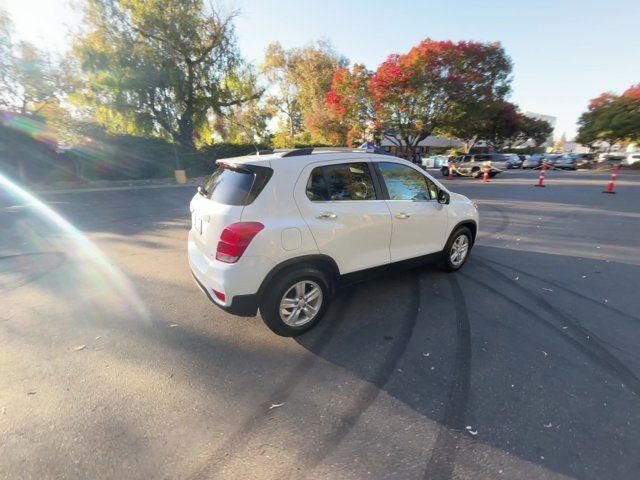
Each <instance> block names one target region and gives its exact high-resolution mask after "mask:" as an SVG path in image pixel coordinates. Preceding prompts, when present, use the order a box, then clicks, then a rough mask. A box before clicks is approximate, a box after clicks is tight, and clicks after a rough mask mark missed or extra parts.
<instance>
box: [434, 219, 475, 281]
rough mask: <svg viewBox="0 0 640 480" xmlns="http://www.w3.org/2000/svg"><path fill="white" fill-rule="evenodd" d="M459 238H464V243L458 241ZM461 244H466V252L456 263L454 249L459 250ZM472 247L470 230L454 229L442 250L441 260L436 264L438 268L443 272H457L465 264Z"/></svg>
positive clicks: (464, 228)
mask: <svg viewBox="0 0 640 480" xmlns="http://www.w3.org/2000/svg"><path fill="white" fill-rule="evenodd" d="M460 237H466V241H465V240H458V239H459V238H460ZM462 243H466V251H465V253H464V256H463V258H462V260H461V261H457V260H455V256H454V248H457V249H459V248H460V246H461V244H462ZM472 247H473V235H471V230H469V228H468V227H464V226H463V227H458V228H456V229H455V230H454V232H453V233H452V234H451V235H450V236H449V240H447V243H446V245H445V246H444V249H443V250H442V258H441V259H440V262H439V264H438V265H439V267H440V268H441V269H442V270H444V271H445V272H455V271H456V270H459V269H460V268H462V266H463V265H464V264H465V263H466V262H467V259H468V258H469V254H470V253H471V248H472ZM452 258H453V259H452Z"/></svg>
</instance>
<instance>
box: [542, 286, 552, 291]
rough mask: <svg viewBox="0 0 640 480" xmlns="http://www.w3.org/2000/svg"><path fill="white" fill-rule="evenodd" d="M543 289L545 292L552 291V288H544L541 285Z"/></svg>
mask: <svg viewBox="0 0 640 480" xmlns="http://www.w3.org/2000/svg"><path fill="white" fill-rule="evenodd" d="M542 289H543V290H546V291H547V292H553V290H551V289H550V288H544V287H542Z"/></svg>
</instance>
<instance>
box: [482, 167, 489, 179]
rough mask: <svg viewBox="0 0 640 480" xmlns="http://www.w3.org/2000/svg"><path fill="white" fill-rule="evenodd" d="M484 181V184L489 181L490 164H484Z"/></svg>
mask: <svg viewBox="0 0 640 480" xmlns="http://www.w3.org/2000/svg"><path fill="white" fill-rule="evenodd" d="M482 181H483V182H484V183H486V182H488V181H489V165H488V164H486V163H485V164H484V174H483V175H482Z"/></svg>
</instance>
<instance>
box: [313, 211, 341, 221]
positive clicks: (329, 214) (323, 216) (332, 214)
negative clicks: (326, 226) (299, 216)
mask: <svg viewBox="0 0 640 480" xmlns="http://www.w3.org/2000/svg"><path fill="white" fill-rule="evenodd" d="M316 218H319V219H320V220H323V219H325V218H338V215H336V214H335V213H332V212H324V213H321V214H320V215H318V216H317V217H316Z"/></svg>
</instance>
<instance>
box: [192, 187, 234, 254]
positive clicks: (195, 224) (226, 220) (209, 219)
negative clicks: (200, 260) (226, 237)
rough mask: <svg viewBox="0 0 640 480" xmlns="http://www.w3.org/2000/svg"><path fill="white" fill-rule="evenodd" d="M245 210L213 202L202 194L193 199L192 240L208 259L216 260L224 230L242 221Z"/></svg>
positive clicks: (197, 194)
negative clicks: (219, 241) (217, 249)
mask: <svg viewBox="0 0 640 480" xmlns="http://www.w3.org/2000/svg"><path fill="white" fill-rule="evenodd" d="M243 208H244V207H243V206H241V205H224V204H222V203H216V202H213V201H211V200H209V199H208V198H206V197H205V196H204V195H201V194H200V193H196V195H195V196H194V197H193V199H192V200H191V206H190V210H191V230H192V231H193V236H192V238H193V239H194V240H195V242H196V244H197V245H198V248H199V249H200V250H201V251H202V252H203V253H204V254H205V255H206V256H207V257H208V258H211V259H213V258H215V256H216V248H217V246H218V240H220V234H221V233H222V230H223V229H224V227H226V226H228V225H230V224H232V223H235V222H239V221H240V217H241V215H242V209H243Z"/></svg>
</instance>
